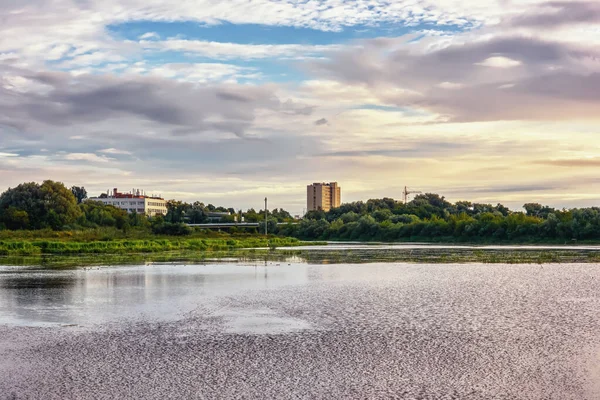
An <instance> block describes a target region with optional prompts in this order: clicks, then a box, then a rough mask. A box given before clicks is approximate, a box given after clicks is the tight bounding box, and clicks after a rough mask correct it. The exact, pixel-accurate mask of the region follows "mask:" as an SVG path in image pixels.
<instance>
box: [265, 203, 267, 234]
mask: <svg viewBox="0 0 600 400" xmlns="http://www.w3.org/2000/svg"><path fill="white" fill-rule="evenodd" d="M265 236H267V198H266V197H265Z"/></svg>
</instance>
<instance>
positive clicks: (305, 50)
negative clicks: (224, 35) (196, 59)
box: [140, 39, 342, 60]
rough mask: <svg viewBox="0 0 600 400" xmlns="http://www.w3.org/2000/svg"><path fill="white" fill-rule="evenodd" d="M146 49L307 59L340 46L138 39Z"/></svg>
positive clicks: (211, 55) (215, 56) (222, 56)
mask: <svg viewBox="0 0 600 400" xmlns="http://www.w3.org/2000/svg"><path fill="white" fill-rule="evenodd" d="M140 46H141V47H142V48H144V49H146V50H158V51H179V52H185V53H186V54H194V55H196V56H203V57H208V58H212V59H219V60H224V59H225V60H227V59H235V58H242V59H260V58H275V57H279V58H282V57H287V58H310V57H317V56H319V55H322V54H323V53H326V52H331V51H334V50H338V49H340V48H342V46H339V45H301V44H240V43H224V42H209V41H205V40H184V39H167V40H161V41H155V40H153V41H145V40H142V41H140Z"/></svg>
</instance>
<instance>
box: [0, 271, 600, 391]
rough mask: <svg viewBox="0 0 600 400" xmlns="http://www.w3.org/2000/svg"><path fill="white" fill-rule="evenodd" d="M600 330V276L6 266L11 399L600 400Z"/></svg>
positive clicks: (0, 352)
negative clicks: (502, 399)
mask: <svg viewBox="0 0 600 400" xmlns="http://www.w3.org/2000/svg"><path fill="white" fill-rule="evenodd" d="M599 328H600V266H599V265H597V264H561V265H557V264H546V265H543V266H540V265H502V264H493V265H478V264H468V265H456V264H432V265H428V264H418V265H417V264H401V263H378V264H336V265H308V264H303V263H279V264H277V263H267V264H266V265H265V264H261V263H258V264H256V263H248V264H245V265H244V264H240V263H238V264H226V265H223V264H216V265H174V264H168V265H145V266H127V267H93V268H87V269H73V270H62V271H61V270H37V269H32V268H23V267H0V337H2V340H0V399H1V398H35V399H37V398H39V399H65V398H66V399H68V398H74V399H88V398H89V399H92V398H93V399H96V398H116V397H120V398H150V399H165V398H206V399H218V398H224V399H237V398H261V399H265V398H266V399H287V398H311V399H314V398H322V399H338V398H361V399H362V398H382V399H384V398H407V399H443V398H447V399H465V398H467V399H469V398H472V399H489V398H505V399H598V398H600V333H599V332H600V330H599ZM3 396H4V397H3Z"/></svg>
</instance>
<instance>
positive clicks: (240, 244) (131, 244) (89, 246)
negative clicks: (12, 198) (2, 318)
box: [0, 236, 323, 256]
mask: <svg viewBox="0 0 600 400" xmlns="http://www.w3.org/2000/svg"><path fill="white" fill-rule="evenodd" d="M306 244H311V245H314V244H323V243H320V242H310V243H308V242H301V241H300V240H298V239H295V238H279V237H233V236H231V237H223V238H146V239H111V240H93V241H77V240H64V239H63V240H56V239H18V240H0V255H2V256H31V255H49V254H59V255H66V254H124V253H129V254H135V253H158V252H173V251H189V252H192V251H196V252H215V251H225V250H233V249H252V248H276V247H295V246H302V245H306Z"/></svg>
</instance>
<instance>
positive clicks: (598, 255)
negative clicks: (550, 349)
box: [0, 247, 600, 268]
mask: <svg viewBox="0 0 600 400" xmlns="http://www.w3.org/2000/svg"><path fill="white" fill-rule="evenodd" d="M223 262H225V263H226V262H235V263H243V264H246V263H250V264H258V265H263V264H266V263H267V262H273V263H277V264H279V263H281V265H282V266H283V265H287V264H288V263H296V262H307V263H309V264H362V263H415V264H465V263H474V264H547V263H600V252H598V251H592V250H480V249H412V250H398V249H394V250H387V249H360V250H358V249H353V250H343V251H342V250H320V249H313V250H304V249H303V248H302V247H298V248H295V249H286V250H275V251H273V250H272V249H249V248H238V249H235V248H228V249H226V250H212V251H193V250H182V251H163V252H152V253H144V252H138V253H100V254H94V253H76V254H30V255H18V254H16V255H15V254H12V255H9V256H0V265H21V266H36V267H40V268H74V267H81V266H103V265H130V264H135V265H140V264H145V263H190V264H204V263H223Z"/></svg>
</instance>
